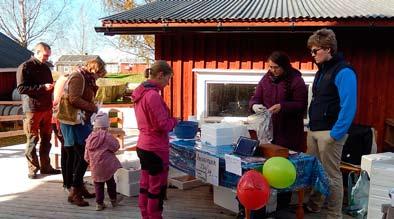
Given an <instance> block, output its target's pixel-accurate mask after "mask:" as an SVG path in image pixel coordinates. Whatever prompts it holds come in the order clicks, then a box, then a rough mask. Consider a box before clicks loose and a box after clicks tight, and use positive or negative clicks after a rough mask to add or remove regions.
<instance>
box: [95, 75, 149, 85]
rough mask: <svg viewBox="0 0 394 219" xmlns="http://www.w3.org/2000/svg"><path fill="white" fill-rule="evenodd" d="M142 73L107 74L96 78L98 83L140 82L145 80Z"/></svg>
mask: <svg viewBox="0 0 394 219" xmlns="http://www.w3.org/2000/svg"><path fill="white" fill-rule="evenodd" d="M145 80H146V78H145V77H144V74H108V75H106V76H105V77H104V78H100V79H98V84H99V85H102V84H110V85H116V84H126V83H141V82H143V81H145Z"/></svg>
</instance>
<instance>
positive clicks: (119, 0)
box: [102, 0, 155, 61]
mask: <svg viewBox="0 0 394 219" xmlns="http://www.w3.org/2000/svg"><path fill="white" fill-rule="evenodd" d="M102 1H103V5H104V9H105V10H107V11H109V12H111V13H114V12H121V11H126V10H130V9H132V8H135V7H137V6H138V5H137V4H136V2H135V1H133V0H102ZM150 2H153V0H145V3H150ZM118 39H119V40H118V42H117V43H115V42H113V41H111V42H110V43H111V44H112V45H113V46H114V47H116V48H117V49H118V50H120V51H122V52H126V53H129V54H132V55H135V56H137V57H140V58H144V59H145V60H149V61H152V60H153V59H154V58H153V57H154V51H155V50H154V36H153V35H121V36H119V38H118ZM108 41H110V40H108Z"/></svg>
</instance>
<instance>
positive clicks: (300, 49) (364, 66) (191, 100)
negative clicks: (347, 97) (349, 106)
mask: <svg viewBox="0 0 394 219" xmlns="http://www.w3.org/2000/svg"><path fill="white" fill-rule="evenodd" d="M360 34H363V35H365V36H364V37H356V36H357V35H360ZM309 35H310V34H309V33H297V32H294V33H245V34H242V33H233V34H229V33H216V34H214V33H213V34H202V33H200V34H191V33H185V34H182V33H178V34H158V35H156V58H160V59H165V60H167V61H169V62H171V63H172V64H173V67H174V74H175V75H174V79H173V83H172V84H171V86H170V87H169V88H167V89H166V90H165V92H164V97H165V100H166V102H167V103H168V104H169V106H170V108H172V113H173V115H174V116H177V117H183V118H187V116H188V115H191V114H195V113H196V96H197V94H196V83H195V76H194V75H193V73H192V68H220V69H241V68H243V69H261V68H262V67H263V66H265V67H266V59H267V57H268V56H269V54H270V53H271V52H272V51H274V50H283V51H286V52H287V53H288V54H289V55H290V59H291V60H292V64H293V65H294V66H295V67H298V68H300V69H304V70H313V69H316V68H317V66H316V65H314V64H313V62H312V59H311V56H310V53H309V50H308V48H307V47H306V42H307V39H308V37H309ZM393 38H394V33H393V32H385V31H375V32H374V33H372V32H369V31H359V32H357V31H353V32H352V34H349V33H347V32H344V31H342V32H341V31H337V39H338V47H339V51H343V52H344V54H345V57H346V60H348V61H349V62H350V63H351V64H352V65H353V67H354V68H355V70H356V71H357V78H358V110H357V115H356V119H355V122H357V123H361V124H367V125H372V126H373V127H375V128H376V129H377V130H378V147H379V149H380V150H381V148H382V138H383V130H384V120H385V119H386V118H393V117H394V98H393V93H394V92H393V85H394V72H392V71H394V70H393V69H394V61H393V60H394V52H393V51H394V45H393V44H392V43H390V42H391V41H392V40H391V39H393ZM363 39H368V41H364V40H363ZM158 50H159V51H158Z"/></svg>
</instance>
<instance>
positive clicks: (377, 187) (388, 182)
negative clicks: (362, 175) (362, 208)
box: [368, 160, 394, 219]
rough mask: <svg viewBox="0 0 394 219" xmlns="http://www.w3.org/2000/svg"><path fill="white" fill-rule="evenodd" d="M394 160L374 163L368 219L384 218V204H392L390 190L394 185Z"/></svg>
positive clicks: (371, 175)
mask: <svg viewBox="0 0 394 219" xmlns="http://www.w3.org/2000/svg"><path fill="white" fill-rule="evenodd" d="M393 176H394V160H375V161H373V162H372V168H371V174H370V176H369V177H370V179H371V180H370V187H369V198H368V219H375V218H382V215H383V214H382V212H381V211H380V210H379V209H380V207H381V206H382V204H388V203H390V198H389V195H388V193H389V190H390V189H391V188H392V187H393V185H394V177H393Z"/></svg>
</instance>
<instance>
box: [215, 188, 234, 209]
mask: <svg viewBox="0 0 394 219" xmlns="http://www.w3.org/2000/svg"><path fill="white" fill-rule="evenodd" d="M236 196H237V192H236V191H235V190H232V189H229V188H226V187H223V186H213V202H214V203H215V204H217V205H219V206H221V207H223V208H225V209H227V210H230V211H232V212H235V213H238V211H239V208H238V201H237V199H235V197H236Z"/></svg>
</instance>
